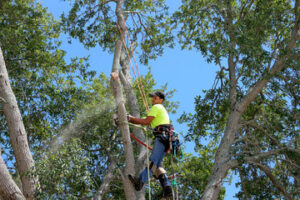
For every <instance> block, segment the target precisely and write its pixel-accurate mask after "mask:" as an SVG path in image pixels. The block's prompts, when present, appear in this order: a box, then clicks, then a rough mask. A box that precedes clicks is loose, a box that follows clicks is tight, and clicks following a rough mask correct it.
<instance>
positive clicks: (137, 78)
mask: <svg viewBox="0 0 300 200" xmlns="http://www.w3.org/2000/svg"><path fill="white" fill-rule="evenodd" d="M123 21H124V27H125V35H126V36H127V40H128V42H129V45H130V50H131V55H132V57H133V59H134V62H135V67H136V71H137V73H138V76H137V75H136V73H135V70H134V67H133V64H132V62H131V57H130V53H129V50H128V48H127V46H126V42H125V38H124V37H123V33H122V30H121V28H120V26H119V25H118V29H119V32H120V35H121V39H122V42H123V46H124V48H125V50H126V52H127V56H128V58H129V63H130V65H131V68H132V71H133V74H134V77H135V79H136V80H137V86H138V89H139V92H140V94H141V98H142V101H143V103H144V106H145V109H146V111H147V112H149V105H148V101H147V97H146V94H145V90H144V86H143V83H142V79H141V76H140V73H139V69H138V65H137V62H136V59H135V56H134V52H133V51H134V50H133V46H132V43H131V41H130V37H129V33H128V29H127V26H126V23H125V20H124V19H123ZM128 124H129V125H132V126H135V127H138V128H143V129H144V127H142V126H137V125H135V124H131V123H128ZM146 135H147V134H146ZM130 136H131V137H132V138H133V139H134V140H136V141H137V142H138V143H140V144H141V145H143V146H145V147H147V148H146V156H147V166H149V150H152V148H151V147H149V139H148V135H147V136H146V144H145V143H143V142H142V141H140V140H139V139H138V138H136V137H135V136H134V135H133V134H130ZM169 141H170V150H171V151H172V150H173V148H175V149H174V150H173V152H174V158H175V159H176V160H177V161H179V162H180V161H181V160H182V158H183V154H182V158H181V159H179V158H177V156H176V150H177V148H178V151H181V152H182V150H181V149H179V148H180V146H178V147H176V146H174V147H173V146H172V135H171V133H170V135H169ZM171 166H172V172H173V180H172V186H173V187H175V188H176V200H178V185H177V182H176V174H175V172H174V164H173V154H172V153H171ZM147 170H148V185H149V200H150V199H151V185H150V184H151V183H150V169H149V167H147ZM172 196H173V200H175V199H174V198H175V197H174V195H172Z"/></svg>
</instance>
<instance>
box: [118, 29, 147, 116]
mask: <svg viewBox="0 0 300 200" xmlns="http://www.w3.org/2000/svg"><path fill="white" fill-rule="evenodd" d="M125 27H126V25H125ZM118 29H119V31H120V35H121V39H122V42H123V45H124V47H125V49H126V52H127V56H128V58H129V61H130V65H131V68H132V71H133V74H134V77H135V79H136V80H137V85H138V88H139V91H140V94H141V97H142V100H143V103H144V106H145V108H146V111H147V112H148V111H149V106H148V101H147V97H146V95H145V92H143V91H144V87H143V83H142V79H141V77H140V74H138V76H139V79H138V78H137V76H136V73H135V70H134V68H133V64H132V62H131V57H130V54H129V50H128V48H127V46H126V43H125V39H124V38H123V34H122V31H121V28H120V26H119V25H118ZM131 53H132V55H134V54H133V51H132V52H131ZM135 64H136V63H135ZM136 68H137V69H138V67H137V64H136ZM139 80H140V82H139Z"/></svg>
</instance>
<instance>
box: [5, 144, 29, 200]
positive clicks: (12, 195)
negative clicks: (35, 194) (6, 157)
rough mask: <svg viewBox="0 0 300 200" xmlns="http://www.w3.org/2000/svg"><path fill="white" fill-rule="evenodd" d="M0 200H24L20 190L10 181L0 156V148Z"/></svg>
mask: <svg viewBox="0 0 300 200" xmlns="http://www.w3.org/2000/svg"><path fill="white" fill-rule="evenodd" d="M0 199H6V200H25V197H24V195H23V194H22V192H21V190H20V188H19V187H18V186H17V184H16V183H15V182H14V180H13V179H12V177H11V175H10V173H9V171H8V169H7V167H6V165H5V163H4V161H3V159H2V156H1V148H0Z"/></svg>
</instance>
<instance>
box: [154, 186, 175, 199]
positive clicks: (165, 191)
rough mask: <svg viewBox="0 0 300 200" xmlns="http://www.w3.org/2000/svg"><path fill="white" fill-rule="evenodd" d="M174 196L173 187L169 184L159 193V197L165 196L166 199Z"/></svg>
mask: <svg viewBox="0 0 300 200" xmlns="http://www.w3.org/2000/svg"><path fill="white" fill-rule="evenodd" d="M172 197H173V190H172V187H171V186H169V185H167V186H165V187H164V188H163V190H162V191H161V193H160V194H159V195H157V198H159V199H161V198H165V199H169V198H172Z"/></svg>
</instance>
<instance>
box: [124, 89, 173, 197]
mask: <svg viewBox="0 0 300 200" xmlns="http://www.w3.org/2000/svg"><path fill="white" fill-rule="evenodd" d="M149 96H150V97H152V105H153V106H152V108H151V109H150V111H149V113H148V114H147V117H146V118H144V119H140V118H136V117H133V116H130V115H129V116H128V121H129V122H131V123H134V124H141V125H149V124H150V125H151V127H152V128H153V134H154V136H155V141H154V147H153V150H152V154H151V156H150V157H149V160H150V163H149V166H147V167H146V168H145V169H144V171H142V173H141V174H140V175H139V177H134V176H132V175H131V174H129V175H128V178H129V180H130V181H131V182H132V183H133V185H134V187H135V189H136V190H137V191H139V190H141V189H142V188H143V185H144V184H145V183H146V182H147V181H148V178H149V177H150V176H151V174H152V173H153V174H154V177H155V178H156V179H159V181H160V184H161V186H162V188H163V190H162V193H161V194H159V195H158V197H160V198H161V197H171V196H172V194H173V192H172V187H171V183H170V181H169V180H168V177H167V175H166V170H164V169H163V168H162V167H161V166H160V164H161V162H162V160H163V158H164V156H165V152H167V151H168V149H169V148H170V146H169V137H170V132H171V131H172V129H173V126H172V125H171V124H170V119H169V115H168V113H167V111H166V109H165V107H164V106H163V105H162V103H163V102H164V100H165V94H164V93H163V92H161V91H157V92H155V93H154V94H149ZM148 167H149V169H148Z"/></svg>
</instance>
